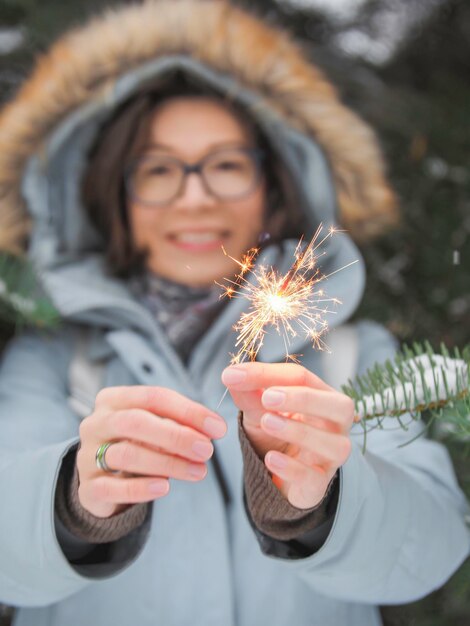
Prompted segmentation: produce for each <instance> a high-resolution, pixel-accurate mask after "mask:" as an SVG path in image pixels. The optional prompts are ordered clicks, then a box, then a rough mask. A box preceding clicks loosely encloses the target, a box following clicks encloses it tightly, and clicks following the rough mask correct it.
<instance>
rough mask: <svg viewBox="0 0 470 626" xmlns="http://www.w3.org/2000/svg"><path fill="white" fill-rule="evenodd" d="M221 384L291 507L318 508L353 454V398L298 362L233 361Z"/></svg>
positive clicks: (247, 433)
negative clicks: (225, 388) (237, 363)
mask: <svg viewBox="0 0 470 626" xmlns="http://www.w3.org/2000/svg"><path fill="white" fill-rule="evenodd" d="M222 382H223V383H224V384H225V385H226V386H227V387H228V389H229V391H230V394H231V396H232V398H233V400H234V402H235V404H236V405H237V407H238V408H239V409H240V410H241V411H243V429H244V431H245V433H246V435H247V437H248V438H249V440H250V442H251V444H252V446H253V447H254V449H255V450H256V452H257V454H258V456H259V457H260V458H261V459H264V462H265V465H266V467H267V468H268V470H269V471H270V472H271V473H272V474H273V482H274V484H275V485H276V486H277V487H278V489H280V491H281V493H282V494H283V495H284V497H285V498H287V500H288V501H289V502H290V504H292V505H293V506H295V507H297V508H299V509H308V508H311V507H313V506H316V505H317V504H318V503H319V502H320V501H321V500H322V498H323V497H324V495H325V493H326V490H327V488H328V485H329V483H330V481H331V479H332V478H333V476H334V475H335V473H336V471H337V469H338V468H339V467H340V466H341V465H343V464H344V463H345V462H346V460H347V458H348V457H349V454H350V452H351V440H350V439H349V431H350V429H351V426H352V423H353V419H354V402H353V401H352V400H351V398H349V397H348V396H346V395H345V394H343V393H340V392H338V391H336V390H335V389H333V388H332V387H330V386H329V385H327V384H326V383H325V382H324V381H323V380H322V379H321V378H319V377H318V376H315V374H313V373H312V372H310V371H309V370H307V369H306V368H304V367H302V366H301V365H296V364H294V363H273V364H271V363H243V364H239V365H233V366H230V367H228V368H226V369H225V370H224V372H223V373H222Z"/></svg>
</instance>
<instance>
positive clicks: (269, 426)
mask: <svg viewBox="0 0 470 626" xmlns="http://www.w3.org/2000/svg"><path fill="white" fill-rule="evenodd" d="M261 428H262V429H263V430H264V431H265V432H267V433H268V434H269V435H271V436H273V437H277V438H279V439H281V440H282V441H286V442H289V443H293V444H296V445H298V446H299V448H300V449H306V450H309V451H311V452H314V453H315V454H317V455H318V456H319V458H321V459H322V465H323V466H324V467H326V468H328V467H333V466H334V467H339V466H340V465H343V463H345V462H346V460H347V458H348V457H349V454H350V453H351V441H350V439H349V437H347V436H345V435H340V434H337V433H330V432H326V431H324V430H320V429H318V428H314V427H313V426H310V425H309V424H305V423H303V422H299V421H297V420H292V419H289V418H284V417H281V416H280V415H272V414H270V413H266V414H264V415H263V417H262V418H261Z"/></svg>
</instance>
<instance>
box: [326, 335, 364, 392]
mask: <svg viewBox="0 0 470 626" xmlns="http://www.w3.org/2000/svg"><path fill="white" fill-rule="evenodd" d="M326 343H327V345H328V347H329V349H330V351H331V354H329V353H328V352H322V366H323V378H324V380H325V382H326V383H327V384H328V385H330V386H331V387H333V388H334V389H337V390H338V391H339V390H340V389H341V385H345V384H346V383H347V382H348V379H349V378H351V379H352V378H353V377H354V376H355V375H356V371H357V365H358V360H359V334H358V330H357V326H356V324H343V325H342V326H338V327H336V328H333V329H331V330H330V332H329V333H328V335H327V337H326Z"/></svg>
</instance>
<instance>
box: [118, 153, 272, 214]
mask: <svg viewBox="0 0 470 626" xmlns="http://www.w3.org/2000/svg"><path fill="white" fill-rule="evenodd" d="M230 150H236V151H239V152H245V153H247V154H249V155H250V156H251V157H252V158H253V160H254V162H255V165H256V176H255V179H254V182H253V185H252V186H251V187H250V188H249V189H248V191H246V192H245V193H243V194H241V195H238V196H226V197H222V196H219V195H217V194H216V193H214V192H213V191H212V189H211V188H210V186H209V185H208V183H207V181H206V179H205V176H204V172H203V167H204V164H205V163H206V161H207V160H208V159H209V158H211V157H213V156H214V155H216V154H217V153H219V152H228V151H230ZM152 156H154V155H148V156H143V157H142V156H141V157H138V158H137V159H135V160H134V161H133V162H131V163H130V164H129V165H128V166H127V167H126V168H125V171H124V186H125V189H126V193H127V195H128V197H129V198H131V200H134V201H135V202H138V203H139V204H142V205H144V206H149V207H155V206H157V207H158V206H164V205H165V204H167V203H169V202H173V201H174V200H176V198H178V197H179V196H180V195H181V192H182V190H183V189H184V186H185V184H186V179H187V177H188V174H192V173H193V172H194V173H196V174H199V177H200V179H201V181H202V184H203V187H204V189H205V191H206V192H207V193H208V194H209V195H211V196H212V197H214V198H217V199H218V200H241V199H242V198H246V197H247V196H249V195H250V193H252V192H253V191H254V190H255V189H256V187H257V185H258V184H259V182H260V181H261V179H262V170H261V167H260V166H261V163H262V162H263V160H264V159H265V158H266V152H265V151H264V150H262V149H261V148H242V147H236V146H234V147H233V148H229V147H227V148H219V149H218V150H214V151H213V152H210V153H209V154H206V156H205V157H203V158H202V159H199V161H197V162H196V163H193V164H190V163H187V162H186V161H182V160H181V159H178V158H176V157H173V156H165V158H166V159H168V160H169V161H174V162H176V163H177V164H178V165H179V166H181V167H182V170H183V176H182V178H181V183H180V186H179V188H178V190H177V191H176V193H175V195H174V196H172V197H170V199H169V200H165V201H164V202H145V201H143V200H141V199H140V198H139V197H138V196H137V195H136V193H135V192H134V190H133V188H132V185H131V182H130V181H131V177H132V175H133V173H134V171H135V168H136V167H137V165H138V164H139V163H142V162H143V161H146V160H147V159H151V158H152Z"/></svg>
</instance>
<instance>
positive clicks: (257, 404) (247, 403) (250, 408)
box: [229, 387, 265, 415]
mask: <svg viewBox="0 0 470 626" xmlns="http://www.w3.org/2000/svg"><path fill="white" fill-rule="evenodd" d="M229 393H230V395H231V396H232V399H233V401H234V403H235V405H236V406H237V407H238V408H239V409H240V410H241V411H243V412H244V413H245V414H247V415H248V414H249V413H257V414H260V415H261V413H264V412H265V409H264V408H263V403H262V402H261V396H262V393H263V392H262V390H260V389H257V390H256V391H238V390H236V389H231V388H230V387H229Z"/></svg>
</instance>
